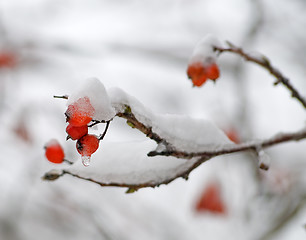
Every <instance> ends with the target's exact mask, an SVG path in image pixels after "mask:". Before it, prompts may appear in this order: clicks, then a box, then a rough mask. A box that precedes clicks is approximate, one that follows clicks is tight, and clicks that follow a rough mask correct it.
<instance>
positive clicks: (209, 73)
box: [187, 62, 220, 87]
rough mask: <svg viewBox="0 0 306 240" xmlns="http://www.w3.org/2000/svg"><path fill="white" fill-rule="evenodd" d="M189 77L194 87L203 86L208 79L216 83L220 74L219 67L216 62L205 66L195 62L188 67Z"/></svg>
mask: <svg viewBox="0 0 306 240" xmlns="http://www.w3.org/2000/svg"><path fill="white" fill-rule="evenodd" d="M187 75H188V77H189V78H190V79H191V80H192V83H193V85H194V86H197V87H200V86H202V85H203V84H204V83H205V82H206V81H207V79H211V80H213V81H215V80H216V79H217V78H218V77H219V75H220V73H219V68H218V65H217V64H216V63H215V62H212V63H209V64H204V63H202V62H195V63H191V64H189V65H188V68H187Z"/></svg>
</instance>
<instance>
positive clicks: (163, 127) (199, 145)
mask: <svg viewBox="0 0 306 240" xmlns="http://www.w3.org/2000/svg"><path fill="white" fill-rule="evenodd" d="M109 96H110V100H111V103H112V105H113V106H114V107H115V109H116V111H117V112H118V111H124V110H125V108H126V106H129V107H130V108H131V111H132V113H133V114H134V115H135V117H136V119H137V120H138V121H140V122H141V123H143V124H144V125H145V126H147V127H152V131H153V132H155V133H157V134H158V135H159V136H160V137H161V138H163V139H164V140H166V141H167V142H168V143H170V144H171V145H172V146H173V147H174V148H175V149H177V150H180V151H185V152H199V151H213V150H216V149H219V148H220V146H224V145H228V144H232V142H231V141H230V140H229V139H228V137H227V136H226V134H225V133H224V132H223V131H222V130H221V129H219V128H218V127H217V126H216V125H215V124H213V123H212V122H210V121H208V120H204V119H194V118H191V117H188V116H184V115H172V114H155V113H153V112H152V111H150V110H149V109H147V108H146V107H145V106H144V105H143V104H142V103H140V102H139V101H138V100H137V99H136V98H134V97H132V96H130V95H128V94H127V93H125V92H124V91H123V90H121V89H119V88H112V89H110V90H109Z"/></svg>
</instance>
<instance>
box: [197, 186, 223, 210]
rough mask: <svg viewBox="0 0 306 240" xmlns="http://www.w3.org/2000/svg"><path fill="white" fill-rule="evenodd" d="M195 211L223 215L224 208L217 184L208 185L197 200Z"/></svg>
mask: <svg viewBox="0 0 306 240" xmlns="http://www.w3.org/2000/svg"><path fill="white" fill-rule="evenodd" d="M196 210H197V211H198V212H205V211H207V212H212V213H220V214H224V213H225V206H224V203H223V201H222V199H221V194H220V188H219V185H218V184H217V183H210V184H209V185H208V186H207V187H206V188H205V190H204V192H203V194H202V196H201V198H200V199H199V201H198V203H197V205H196Z"/></svg>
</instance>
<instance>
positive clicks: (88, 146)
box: [76, 134, 99, 156]
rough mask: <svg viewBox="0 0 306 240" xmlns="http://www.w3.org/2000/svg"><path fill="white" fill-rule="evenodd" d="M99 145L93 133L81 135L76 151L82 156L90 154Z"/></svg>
mask: <svg viewBox="0 0 306 240" xmlns="http://www.w3.org/2000/svg"><path fill="white" fill-rule="evenodd" d="M98 147H99V139H98V138H97V137H96V136H95V135H90V134H88V135H85V136H83V137H81V138H80V139H79V140H78V141H77V143H76V148H77V150H78V153H79V154H81V155H82V156H91V155H92V154H93V153H94V152H95V151H97V149H98Z"/></svg>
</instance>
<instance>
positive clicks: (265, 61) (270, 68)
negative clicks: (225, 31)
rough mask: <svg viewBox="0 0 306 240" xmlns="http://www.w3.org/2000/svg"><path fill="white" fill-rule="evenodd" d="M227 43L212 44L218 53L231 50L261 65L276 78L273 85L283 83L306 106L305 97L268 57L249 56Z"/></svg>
mask: <svg viewBox="0 0 306 240" xmlns="http://www.w3.org/2000/svg"><path fill="white" fill-rule="evenodd" d="M227 43H228V46H229V47H228V48H222V47H218V46H214V50H215V51H217V52H219V53H223V52H231V53H235V54H238V55H240V56H241V57H242V58H244V59H245V60H246V61H250V62H253V63H256V64H257V65H259V66H261V67H263V68H264V69H266V70H267V71H268V72H270V73H271V74H272V75H273V76H274V77H275V78H276V82H275V83H274V84H275V85H277V84H279V83H281V84H283V85H284V86H285V87H286V88H287V89H288V90H289V91H290V92H291V96H292V97H293V98H296V99H297V100H298V101H299V102H300V103H301V104H302V105H303V107H304V108H306V100H305V98H303V97H302V95H301V94H300V93H299V92H298V90H297V89H296V88H295V87H293V85H292V84H291V83H290V81H289V79H288V78H287V77H285V76H284V75H283V74H282V73H281V72H280V71H279V70H278V69H276V68H275V67H274V66H272V65H271V63H270V61H269V59H268V58H266V57H265V56H262V57H261V58H258V57H255V56H251V55H250V54H248V53H246V52H245V51H244V50H243V49H242V48H239V47H236V46H235V45H234V44H232V43H230V42H227Z"/></svg>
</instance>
